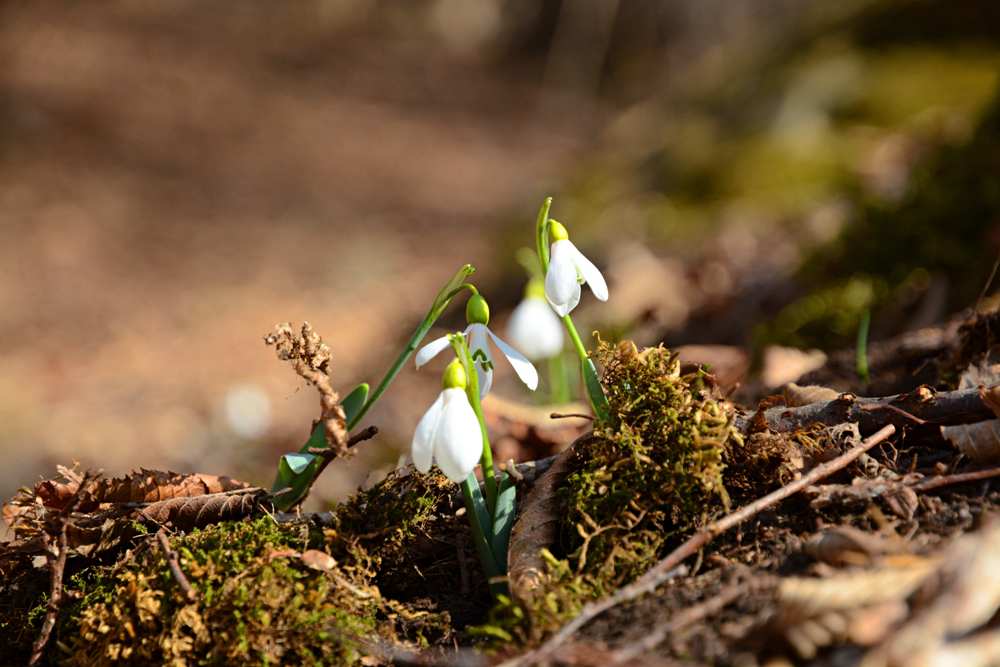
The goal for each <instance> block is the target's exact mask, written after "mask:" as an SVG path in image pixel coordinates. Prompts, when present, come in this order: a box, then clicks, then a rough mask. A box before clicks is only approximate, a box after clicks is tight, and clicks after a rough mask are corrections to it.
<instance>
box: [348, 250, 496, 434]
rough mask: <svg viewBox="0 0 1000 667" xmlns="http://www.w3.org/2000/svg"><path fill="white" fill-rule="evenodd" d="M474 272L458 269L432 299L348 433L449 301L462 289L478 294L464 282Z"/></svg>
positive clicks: (395, 374)
mask: <svg viewBox="0 0 1000 667" xmlns="http://www.w3.org/2000/svg"><path fill="white" fill-rule="evenodd" d="M475 270H476V269H475V267H473V266H472V265H471V264H466V265H465V266H463V267H462V268H461V269H459V270H458V273H456V274H455V275H454V276H452V278H451V280H449V281H448V282H447V283H446V284H445V286H444V287H443V288H442V289H441V291H440V292H438V295H437V297H435V299H434V303H432V304H431V308H430V310H429V311H427V315H426V316H425V317H424V319H423V321H422V322H421V323H420V324H419V326H417V328H416V330H415V331H414V332H413V335H412V336H410V340H409V342H407V344H406V347H404V348H403V350H402V352H400V353H399V356H398V357H396V361H394V362H393V364H392V366H390V367H389V370H388V371H386V373H385V376H384V377H383V378H382V381H381V382H379V384H378V386H377V387H375V391H373V392H372V393H371V394H370V395H369V396H368V400H367V401H365V404H364V405H363V406H361V409H360V410H359V411H358V414H356V415H355V416H354V418H353V419H352V420H351V421H350V422H348V424H347V430H348V431H350V430H351V429H353V428H354V427H355V426H357V425H358V423H360V422H361V419H362V418H363V417H364V416H365V414H367V413H368V410H370V409H371V407H372V406H373V405H375V402H376V401H378V399H379V398H381V397H382V394H384V393H385V390H386V389H388V388H389V385H390V384H391V383H392V381H393V380H395V379H396V376H397V375H399V371H400V370H402V368H403V365H404V364H405V363H406V361H407V359H409V358H410V355H411V354H413V353H414V352H415V351H416V349H417V347H418V346H419V345H420V343H421V341H423V339H424V336H426V335H427V332H428V331H430V330H431V327H432V326H434V323H435V322H436V321H437V319H438V318H439V317H441V313H443V312H444V310H445V308H447V307H448V304H450V303H451V300H452V299H453V298H455V295H456V294H458V293H459V292H461V291H462V290H463V289H468V290H469V291H470V292H472V293H473V294H478V292H477V290H476V288H475V287H474V286H472V285H469V284H467V283H465V282H464V281H465V279H466V278H468V277H469V276H470V275H472V274H473V272H475Z"/></svg>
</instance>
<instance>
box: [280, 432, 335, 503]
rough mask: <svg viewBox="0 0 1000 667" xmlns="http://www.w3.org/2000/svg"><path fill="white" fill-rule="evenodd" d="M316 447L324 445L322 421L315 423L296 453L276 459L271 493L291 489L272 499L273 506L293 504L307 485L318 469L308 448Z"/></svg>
mask: <svg viewBox="0 0 1000 667" xmlns="http://www.w3.org/2000/svg"><path fill="white" fill-rule="evenodd" d="M318 447H326V431H325V429H324V427H323V424H322V423H319V424H316V426H315V427H314V428H313V431H312V434H311V435H310V436H309V440H307V441H306V443H305V444H304V445H302V447H300V448H299V451H298V453H297V454H285V455H284V456H282V457H281V460H280V461H278V474H277V475H275V479H274V484H272V485H271V493H277V492H278V491H281V490H282V489H289V488H290V489H291V491H286V492H285V493H283V494H281V495H280V496H278V497H276V498H275V499H274V506H275V507H277V508H278V509H279V510H282V511H284V510H286V509H288V508H289V507H291V506H292V505H294V504H295V503H296V502H297V501H298V500H299V498H301V497H302V494H303V493H305V490H306V489H307V488H308V487H309V482H310V480H312V478H313V477H314V476H315V475H316V471H317V470H318V469H319V459H318V458H317V457H316V455H315V454H312V453H310V452H309V450H310V449H315V448H318ZM306 459H309V460H308V461H306Z"/></svg>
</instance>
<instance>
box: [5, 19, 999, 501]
mask: <svg viewBox="0 0 1000 667" xmlns="http://www.w3.org/2000/svg"><path fill="white" fill-rule="evenodd" d="M0 12H2V14H0V239H2V243H0V341H2V346H0V454H2V455H3V460H4V461H5V465H4V466H3V467H2V469H0V492H2V494H0V495H3V496H4V497H6V496H9V495H10V494H11V493H12V492H13V490H14V489H15V488H16V487H17V486H18V485H22V484H26V483H29V482H31V481H33V480H35V479H37V476H38V475H41V474H47V473H50V472H52V469H53V466H54V464H55V463H57V462H58V463H69V462H71V461H73V460H79V461H81V462H82V463H83V464H84V465H89V466H99V467H102V468H104V469H105V470H106V471H107V472H109V473H118V472H122V471H124V470H126V469H128V468H129V467H132V466H137V465H144V466H147V467H153V468H172V469H176V470H181V471H195V470H196V471H200V472H209V473H226V474H231V475H234V476H237V477H241V478H244V479H247V480H248V481H252V482H256V483H261V484H269V483H270V480H271V477H272V472H273V467H274V465H275V462H276V459H277V457H278V456H279V455H280V454H281V453H282V452H284V451H288V450H291V449H295V448H297V447H298V445H299V444H301V442H302V440H303V438H304V437H305V435H306V434H307V432H308V427H309V421H310V420H311V419H312V418H313V417H314V416H315V415H316V413H317V410H316V397H315V395H314V392H313V391H312V390H310V389H308V388H305V387H303V386H302V382H301V381H299V380H298V379H297V378H296V377H295V376H294V375H293V374H292V372H291V371H290V370H289V369H288V368H286V367H285V366H284V365H283V364H281V363H279V362H278V361H277V360H276V359H275V357H274V354H273V352H272V351H271V350H269V349H267V348H265V346H264V345H263V343H262V342H261V336H262V335H263V334H264V333H266V332H268V331H269V330H270V329H271V327H272V326H273V325H274V324H275V323H277V322H280V321H286V320H290V321H292V322H294V323H298V322H301V321H302V320H308V321H310V322H311V323H312V324H313V326H314V327H315V328H316V329H317V330H318V331H319V332H320V333H321V334H322V335H323V336H324V337H325V339H326V340H327V342H328V343H329V344H330V345H331V347H332V348H333V352H334V364H333V369H334V379H335V384H337V385H338V386H340V387H342V388H344V389H348V388H350V387H351V386H353V385H354V384H355V383H357V382H359V381H362V380H367V381H369V382H371V383H372V384H374V383H375V382H377V381H378V379H379V377H381V374H382V372H383V371H384V369H385V367H386V366H387V365H388V364H389V362H390V360H391V359H392V358H393V357H394V356H395V354H396V351H397V350H398V348H399V346H400V345H401V344H402V342H403V341H404V340H405V339H406V337H407V336H408V334H409V333H410V331H411V330H412V328H413V327H414V326H415V324H416V322H417V321H418V320H419V318H420V317H421V315H422V313H423V312H424V310H425V309H426V307H427V305H428V303H429V301H430V299H431V298H432V297H433V294H434V293H435V292H436V290H437V288H438V286H439V285H440V284H441V283H442V282H443V281H444V280H445V279H446V278H447V277H448V276H450V275H451V274H452V273H453V272H454V270H455V269H457V268H458V266H460V265H461V264H462V263H464V262H472V263H473V264H475V265H476V266H477V267H479V273H478V274H477V277H476V280H477V284H479V285H480V286H481V288H482V289H483V290H484V292H485V293H486V295H487V296H488V297H489V298H490V299H491V302H492V303H493V305H494V310H495V311H496V313H497V317H496V320H497V322H498V323H499V324H501V325H502V322H503V320H504V318H505V314H506V312H508V311H509V310H510V308H512V307H513V305H514V304H515V303H516V302H517V299H518V297H519V295H520V291H521V287H522V285H523V281H524V274H523V272H522V270H521V269H520V268H519V267H518V266H517V264H516V262H515V261H514V252H515V250H516V249H517V248H518V247H519V246H521V245H530V244H531V243H532V236H531V235H532V229H533V227H532V226H533V221H534V214H535V212H536V210H537V206H538V204H539V202H540V201H541V198H542V197H543V196H544V195H546V194H552V195H554V196H555V197H556V203H555V208H554V215H555V217H557V218H558V219H560V220H562V221H563V222H565V223H567V224H568V225H569V226H570V229H571V230H572V231H573V234H574V240H576V241H577V243H578V245H580V246H581V247H582V248H583V249H584V250H585V251H588V252H589V253H590V254H592V256H593V257H594V259H595V260H596V261H597V262H598V263H599V264H600V265H601V266H602V267H603V268H605V270H606V274H607V275H608V277H609V282H610V285H611V295H612V299H611V302H609V304H608V305H607V306H606V307H605V306H601V307H595V306H594V304H593V300H592V299H589V300H588V299H585V303H584V306H583V307H582V309H581V312H580V319H581V321H582V322H583V324H584V326H583V327H582V328H584V329H585V330H589V328H591V327H595V326H598V325H600V326H601V327H602V329H603V330H604V331H606V332H607V335H608V336H610V337H612V338H613V337H616V336H622V335H633V336H635V337H637V338H638V339H639V340H640V341H641V342H645V343H652V342H657V341H660V340H665V341H666V342H668V343H670V344H677V343H726V344H736V345H740V346H743V347H744V348H745V349H747V350H749V351H750V352H753V353H755V354H756V353H757V352H759V351H760V350H762V349H764V348H765V347H766V346H768V345H777V344H780V345H786V346H788V345H791V346H798V347H805V348H811V347H821V348H826V349H832V348H835V347H839V346H843V345H845V344H846V343H847V341H849V340H850V339H851V338H852V337H853V332H854V331H855V330H856V327H857V322H858V319H859V317H860V315H861V313H862V312H864V311H865V310H869V309H870V310H871V311H872V312H873V321H874V325H873V335H876V336H885V335H891V334H892V333H894V332H896V331H899V330H902V329H904V328H908V327H914V326H919V325H922V324H927V323H931V322H933V321H935V320H937V319H940V318H941V317H942V316H944V315H945V314H947V313H948V312H951V311H953V310H955V309H957V308H961V307H965V306H968V305H970V303H971V302H972V301H973V300H974V299H975V298H976V293H977V292H978V291H979V290H980V288H981V287H982V285H983V284H984V282H985V280H986V278H987V275H988V273H989V269H990V266H991V264H992V262H993V260H994V258H995V257H996V251H997V245H998V242H1000V241H998V239H1000V234H998V217H997V214H998V212H1000V193H998V191H1000V186H998V185H997V181H996V178H997V176H996V174H998V173H1000V170H992V171H991V169H992V168H993V167H1000V153H998V150H997V147H998V146H1000V137H998V135H1000V131H998V126H1000V123H998V121H997V116H998V113H997V109H996V103H995V102H994V96H995V93H996V85H997V69H996V68H997V65H998V64H1000V47H998V45H1000V42H998V41H997V37H998V36H1000V15H998V14H1000V11H998V9H997V7H996V6H995V3H992V2H988V1H985V0H984V1H982V2H972V1H968V0H965V1H961V2H943V1H941V2H930V1H926V0H924V1H919V2H918V1H901V0H900V1H879V0H871V1H856V2H855V1H852V2H846V3H831V2H821V1H813V2H805V1H802V0H675V1H672V2H629V1H627V0H621V1H613V0H606V1H601V2H596V1H595V2H560V1H558V0H547V1H532V0H509V1H502V0H476V1H475V2H468V1H466V0H420V1H414V2H378V1H375V0H340V1H337V0H303V1H302V2H295V3H273V2H264V1H249V2H247V1H243V2H219V3H209V4H205V3H199V2H185V1H184V0H166V1H162V0H158V1H156V2H151V1H148V0H147V1H141V0H135V1H130V2H126V1H122V2H105V3H71V2H8V3H6V4H5V5H3V6H2V9H0ZM459 322H460V314H458V313H457V309H456V314H455V316H454V317H453V318H452V320H451V322H446V324H449V323H450V324H458V323H459ZM501 328H502V326H501ZM434 368H436V367H434ZM501 373H502V374H503V373H506V375H505V376H502V377H501V380H502V381H501V383H500V386H499V389H498V393H499V394H501V395H506V396H508V397H510V398H515V399H522V398H523V396H521V395H520V394H518V393H517V389H516V387H515V386H514V385H513V384H511V383H506V382H504V381H503V380H509V379H510V377H509V376H510V374H509V369H508V370H507V371H506V372H505V371H503V370H501ZM437 381H438V378H437V373H436V371H434V370H432V371H431V372H426V373H422V374H420V375H418V374H417V373H415V372H414V371H413V370H412V368H409V367H408V368H407V370H406V371H405V372H404V373H403V375H402V376H401V377H400V379H399V380H398V381H397V384H396V385H394V387H393V389H392V390H391V391H390V393H389V394H388V396H387V399H386V400H385V401H384V402H383V403H381V404H380V405H379V407H378V408H377V409H376V410H375V411H373V413H372V414H371V421H372V422H374V423H376V424H378V425H379V426H380V427H381V428H382V429H383V434H382V435H381V436H380V439H379V441H378V442H377V444H376V443H369V444H368V445H366V446H365V447H364V449H363V451H362V453H361V454H360V455H359V456H358V457H356V459H355V460H354V461H352V462H350V463H349V464H347V465H338V466H335V467H334V468H333V469H331V470H330V471H329V472H328V473H327V475H326V479H325V481H324V485H323V486H322V491H323V492H324V493H325V494H326V495H327V496H337V495H340V494H343V493H344V492H345V491H347V490H349V489H350V488H353V486H355V485H356V484H358V483H361V482H362V481H364V479H365V477H366V476H367V474H368V471H369V470H371V469H373V468H376V469H380V470H384V469H385V468H386V467H387V466H391V465H393V464H394V463H395V461H396V457H397V455H398V452H399V451H402V450H403V449H405V446H406V445H407V444H408V439H409V436H410V433H411V432H412V428H413V425H414V424H415V422H416V419H417V418H418V417H419V414H420V413H421V412H422V411H423V410H424V409H425V408H426V405H427V404H428V403H429V401H430V400H432V398H433V392H434V391H436V390H435V388H434V387H435V386H436V385H437Z"/></svg>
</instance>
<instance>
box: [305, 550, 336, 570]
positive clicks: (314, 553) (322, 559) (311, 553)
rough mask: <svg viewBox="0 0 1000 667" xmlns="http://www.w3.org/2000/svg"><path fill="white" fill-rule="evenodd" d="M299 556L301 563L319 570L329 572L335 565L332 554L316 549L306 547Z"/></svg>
mask: <svg viewBox="0 0 1000 667" xmlns="http://www.w3.org/2000/svg"><path fill="white" fill-rule="evenodd" d="M300 558H301V559H302V564H303V565H305V566H306V567H308V568H311V569H313V570H319V571H320V572H329V571H330V570H332V569H333V568H335V567H337V560H336V559H335V558H334V557H333V556H331V555H330V554H328V553H326V552H325V551H320V550H318V549H307V550H305V551H303V552H302V556H301V557H300Z"/></svg>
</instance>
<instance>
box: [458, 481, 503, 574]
mask: <svg viewBox="0 0 1000 667" xmlns="http://www.w3.org/2000/svg"><path fill="white" fill-rule="evenodd" d="M462 496H464V498H465V513H466V514H468V515H469V527H470V528H472V541H473V542H475V544H476V553H478V554H479V561H480V562H481V563H482V564H483V572H484V573H485V574H486V578H487V579H492V578H493V577H499V576H502V574H503V573H502V572H501V571H500V567H499V566H498V565H497V562H496V558H494V556H493V549H492V547H491V546H490V540H489V537H488V536H487V535H488V534H489V533H490V532H491V531H489V530H487V526H485V525H483V524H484V522H486V521H489V515H488V514H486V513H485V512H486V508H485V507H483V505H482V501H483V496H482V494H481V493H480V492H479V480H477V479H476V474H475V473H470V474H469V476H468V477H466V478H465V481H463V482H462Z"/></svg>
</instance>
